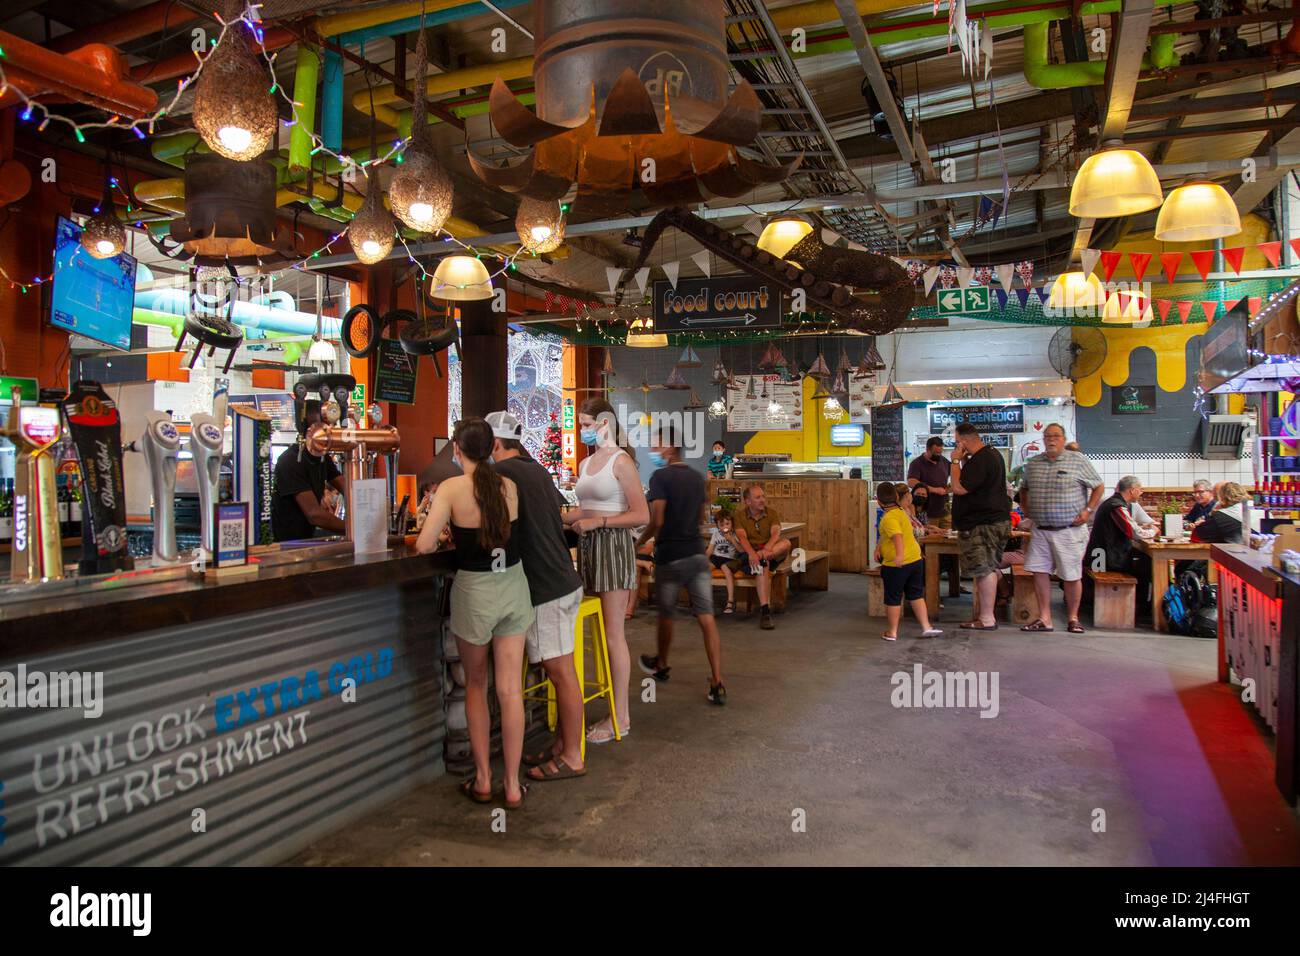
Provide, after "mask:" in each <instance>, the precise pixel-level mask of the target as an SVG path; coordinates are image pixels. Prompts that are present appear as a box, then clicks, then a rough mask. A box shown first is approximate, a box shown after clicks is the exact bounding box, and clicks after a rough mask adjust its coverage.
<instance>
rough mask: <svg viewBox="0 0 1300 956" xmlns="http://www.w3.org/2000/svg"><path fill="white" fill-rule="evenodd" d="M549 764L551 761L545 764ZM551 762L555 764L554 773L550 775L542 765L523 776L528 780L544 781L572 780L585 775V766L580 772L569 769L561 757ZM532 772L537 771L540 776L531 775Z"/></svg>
mask: <svg viewBox="0 0 1300 956" xmlns="http://www.w3.org/2000/svg"><path fill="white" fill-rule="evenodd" d="M551 762H552V761H549V760H548V761H547V763H551ZM553 762H554V764H555V773H550V772H549V771H548V770H547V769H546V764H545V763H543V764H538V765H537V766H535V767H533V768H532V770H529V771H528V773H526V774H525V775H524V776H526V777H527V778H528V779H529V780H541V781H546V780H572V779H574V778H575V777H585V776H586V775H587V768H586V766H585V765H584V766H583V768H582V769H581V770H574V769H573V768H572V767H570V766H569V765H568V764H567V763H565V762H564V758H563V757H555V758H554V760H553ZM534 770H536V771H538V772H539V773H540V774H541V776H538V775H537V774H535V773H533V771H534Z"/></svg>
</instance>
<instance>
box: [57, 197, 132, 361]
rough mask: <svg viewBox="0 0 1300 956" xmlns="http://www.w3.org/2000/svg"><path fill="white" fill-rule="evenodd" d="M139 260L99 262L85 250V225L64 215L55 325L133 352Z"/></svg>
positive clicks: (60, 224) (59, 238) (59, 229)
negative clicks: (83, 238)
mask: <svg viewBox="0 0 1300 956" xmlns="http://www.w3.org/2000/svg"><path fill="white" fill-rule="evenodd" d="M135 270H136V260H135V257H134V256H132V255H129V254H128V253H125V252H123V253H122V254H121V255H117V256H114V257H112V258H111V259H96V258H95V257H94V256H92V255H91V254H90V253H88V252H86V250H85V249H83V248H82V247H81V227H80V226H78V225H77V224H76V223H75V222H73V221H72V220H70V219H65V218H64V217H63V216H60V217H59V220H58V223H57V225H56V227H55V234H54V287H53V291H52V293H51V297H50V298H51V303H50V322H51V323H52V324H53V325H54V326H55V327H56V328H60V329H64V330H66V331H68V332H75V333H76V334H77V335H84V336H85V337H86V338H88V339H94V340H95V341H96V342H102V343H103V344H105V345H108V346H112V347H113V348H115V349H122V350H124V351H125V350H127V349H130V348H131V313H132V311H134V309H135Z"/></svg>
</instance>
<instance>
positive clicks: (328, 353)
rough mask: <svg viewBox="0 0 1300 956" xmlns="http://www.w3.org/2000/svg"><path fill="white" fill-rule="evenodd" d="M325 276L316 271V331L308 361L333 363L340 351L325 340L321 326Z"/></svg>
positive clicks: (308, 353)
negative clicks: (323, 279)
mask: <svg viewBox="0 0 1300 956" xmlns="http://www.w3.org/2000/svg"><path fill="white" fill-rule="evenodd" d="M322 278H323V277H322V276H321V274H320V273H319V272H318V273H316V331H315V333H314V334H313V335H312V337H311V348H309V349H308V350H307V361H309V362H322V363H325V362H328V363H330V364H331V365H332V364H333V363H334V362H335V360H337V359H338V353H337V352H335V351H334V346H333V345H331V344H330V343H329V342H327V341H325V336H324V335H323V334H322V331H321V328H322V324H323V321H324V320H323V318H322V316H323V315H324V312H323V311H322V310H323V308H324V299H323V297H322V296H321V279H322Z"/></svg>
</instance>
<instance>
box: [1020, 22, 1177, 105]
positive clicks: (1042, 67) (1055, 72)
mask: <svg viewBox="0 0 1300 956" xmlns="http://www.w3.org/2000/svg"><path fill="white" fill-rule="evenodd" d="M1177 39H1178V36H1177V34H1174V33H1157V34H1156V35H1155V36H1153V37H1152V38H1151V48H1150V51H1149V53H1148V54H1147V55H1146V56H1144V57H1142V69H1144V70H1152V69H1155V70H1163V69H1165V68H1167V67H1171V66H1173V65H1175V64H1176V63H1177V62H1178V54H1177V53H1176V52H1175V51H1174V43H1175V42H1176V41H1177ZM1047 40H1048V36H1047V24H1046V23H1027V24H1025V79H1026V80H1028V81H1029V84H1030V85H1031V86H1035V87H1037V88H1038V89H1040V90H1063V89H1071V88H1075V87H1083V86H1101V85H1102V84H1103V83H1105V82H1106V61H1105V60H1084V61H1082V62H1079V63H1048V62H1047V47H1048V42H1047Z"/></svg>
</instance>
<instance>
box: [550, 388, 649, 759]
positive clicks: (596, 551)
mask: <svg viewBox="0 0 1300 956" xmlns="http://www.w3.org/2000/svg"><path fill="white" fill-rule="evenodd" d="M578 427H579V428H580V429H581V432H582V440H583V442H584V444H586V445H587V446H588V447H589V448H590V449H591V451H590V453H589V454H588V455H587V457H586V458H584V459H583V461H582V464H581V466H579V469H578V483H577V485H575V486H574V492H575V493H576V494H577V496H578V510H576V511H571V512H569V513H568V514H566V515H565V516H564V522H565V524H567V525H568V526H569V527H571V528H572V529H573V530H574V531H576V532H578V533H579V534H580V535H581V536H582V538H581V541H580V542H579V545H578V574H579V575H580V576H581V577H582V586H583V588H584V589H585V590H586V591H587V593H588V594H595V595H597V596H599V597H600V605H601V613H602V614H603V615H604V618H605V639H606V641H607V642H608V644H609V666H610V670H611V671H612V672H613V673H612V675H611V676H612V678H613V682H614V709H615V711H616V712H617V714H618V724H619V732H620V734H627V733H628V732H629V731H630V730H631V729H632V724H631V716H630V714H629V713H628V701H627V685H628V679H629V677H630V676H631V671H632V657H631V654H630V653H629V651H628V647H627V637H626V635H625V634H624V630H623V628H624V612H625V611H626V610H627V606H628V602H629V601H630V600H631V599H632V592H633V591H635V590H636V542H635V539H634V537H633V535H632V529H633V528H638V527H640V526H641V525H644V524H645V523H646V522H647V521H649V520H650V508H649V506H648V505H647V504H646V500H645V492H644V491H643V490H642V489H641V476H640V474H639V473H638V472H637V468H636V461H635V460H634V459H633V457H632V455H631V453H629V452H628V451H626V450H624V449H623V448H620V447H619V439H620V438H621V435H620V430H619V427H618V419H617V418H616V416H615V415H614V409H613V407H612V406H611V405H610V404H609V402H608V401H606V400H605V399H604V398H589V399H587V401H585V402H583V403H582V406H581V407H580V408H579V409H578ZM613 739H614V728H613V726H612V725H611V724H610V722H609V719H608V718H606V719H605V720H602V721H601V722H600V723H598V724H596V725H595V726H593V727H592V728H591V729H590V730H589V731H588V732H587V742H588V743H593V744H603V743H608V742H609V741H611V740H613Z"/></svg>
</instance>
